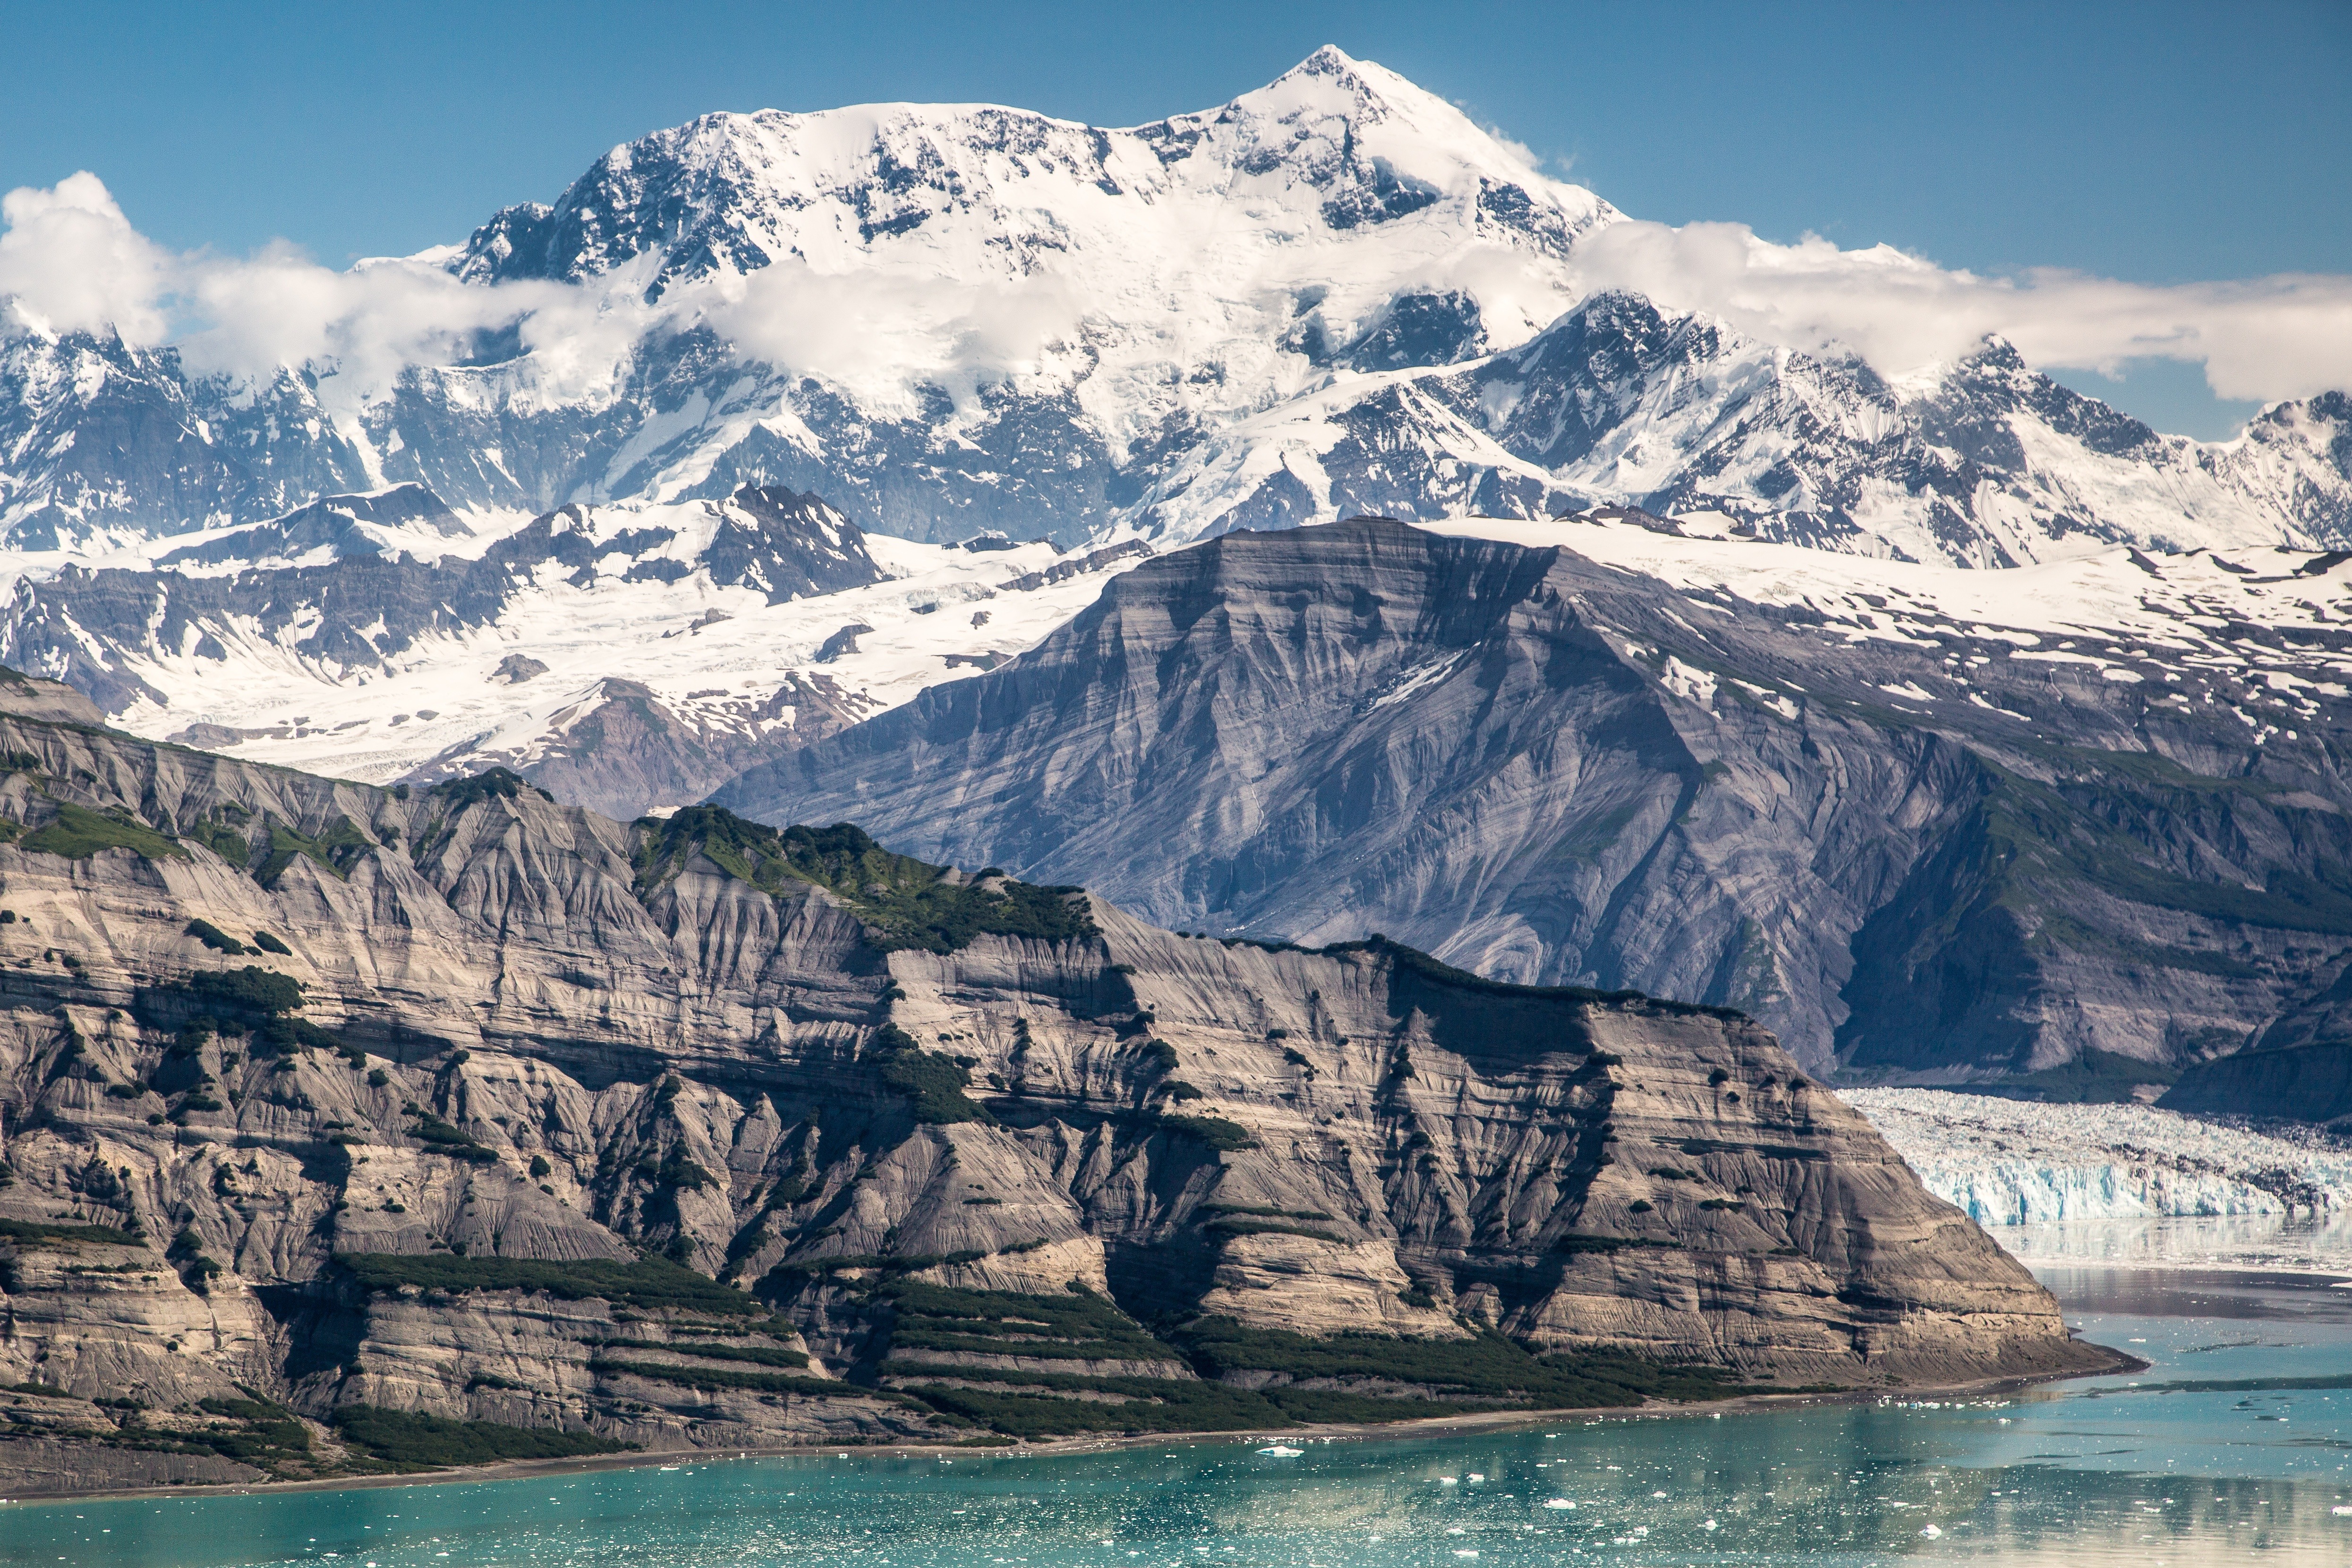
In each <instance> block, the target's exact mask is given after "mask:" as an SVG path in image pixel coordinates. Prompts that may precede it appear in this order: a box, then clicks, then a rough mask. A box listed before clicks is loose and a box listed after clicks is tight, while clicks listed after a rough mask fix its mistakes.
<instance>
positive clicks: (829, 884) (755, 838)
mask: <svg viewBox="0 0 2352 1568" xmlns="http://www.w3.org/2000/svg"><path fill="white" fill-rule="evenodd" d="M637 830H638V834H639V837H638V840H637V847H636V856H635V863H636V885H637V895H638V897H639V898H641V899H642V898H649V897H651V896H652V895H653V893H654V892H655V891H656V889H660V888H661V887H663V886H665V885H667V883H669V882H670V881H672V880H673V879H676V878H677V874H678V873H679V872H680V871H682V870H684V869H685V868H686V867H687V865H688V863H689V862H690V861H692V860H693V858H695V856H697V855H700V856H702V857H703V858H706V859H708V860H709V861H710V863H711V864H713V865H715V866H717V867H719V868H720V869H721V870H723V871H725V872H726V873H727V874H728V875H730V876H731V877H734V878H736V879H739V880H741V881H745V882H749V883H751V885H752V886H753V887H755V888H758V889H761V890H762V891H764V892H768V893H772V894H779V895H781V894H783V893H785V892H787V891H789V890H791V889H793V888H794V887H796V886H800V885H808V886H814V887H819V888H823V889H825V890H826V891H827V892H829V893H832V894H833V895H834V896H835V897H836V898H838V899H840V900H842V901H843V902H845V903H846V904H847V905H848V906H849V907H850V908H851V909H852V910H855V911H856V915H857V918H858V919H859V920H860V921H863V922H864V923H865V925H866V940H867V941H868V942H871V943H872V944H873V945H874V946H876V947H877V948H880V949H881V950H882V951H883V952H897V951H898V950H899V949H902V948H919V949H921V950H923V951H925V952H955V951H957V950H958V949H960V948H963V947H967V946H970V945H971V942H972V940H973V939H974V938H976V937H979V936H981V935H983V934H992V935H1000V936H1019V937H1034V938H1035V939H1037V940H1039V941H1044V942H1072V941H1082V940H1086V939H1088V938H1091V937H1093V936H1095V935H1097V930H1096V926H1095V923H1094V919H1093V917H1092V916H1091V915H1089V914H1088V913H1087V906H1086V900H1085V898H1084V897H1083V896H1082V890H1081V889H1076V888H1041V887H1035V886H1033V885H1031V884H1029V883H1026V882H1016V881H1013V880H1011V879H998V878H990V879H986V880H987V881H988V883H989V885H988V886H985V887H983V886H981V885H980V879H974V880H971V881H963V880H950V879H948V874H947V870H946V868H944V867H940V866H933V865H930V864H929V863H928V862H925V861H921V860H917V859H915V858H912V857H910V856H906V855H894V854H892V853H891V852H890V851H889V850H887V849H885V848H883V847H881V846H880V845H878V844H877V843H875V842H874V840H873V839H872V838H870V837H867V836H866V833H865V831H864V830H863V829H861V828H858V827H855V826H851V825H850V824H848V823H843V824H841V825H839V826H835V827H823V828H818V827H787V828H784V829H783V830H782V831H781V832H780V831H778V830H777V829H775V828H772V827H770V826H767V825H766V824H764V823H758V822H751V821H748V820H746V819H745V818H743V817H740V816H736V815H735V814H734V813H733V812H730V811H728V810H726V809H724V808H723V807H720V806H715V805H693V806H688V807H687V808H686V809H685V810H683V811H679V812H677V813H676V814H675V815H673V816H668V817H667V818H664V819H662V820H659V821H656V820H654V819H652V818H650V817H648V818H646V819H643V820H641V821H640V822H639V823H638V824H637Z"/></svg>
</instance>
